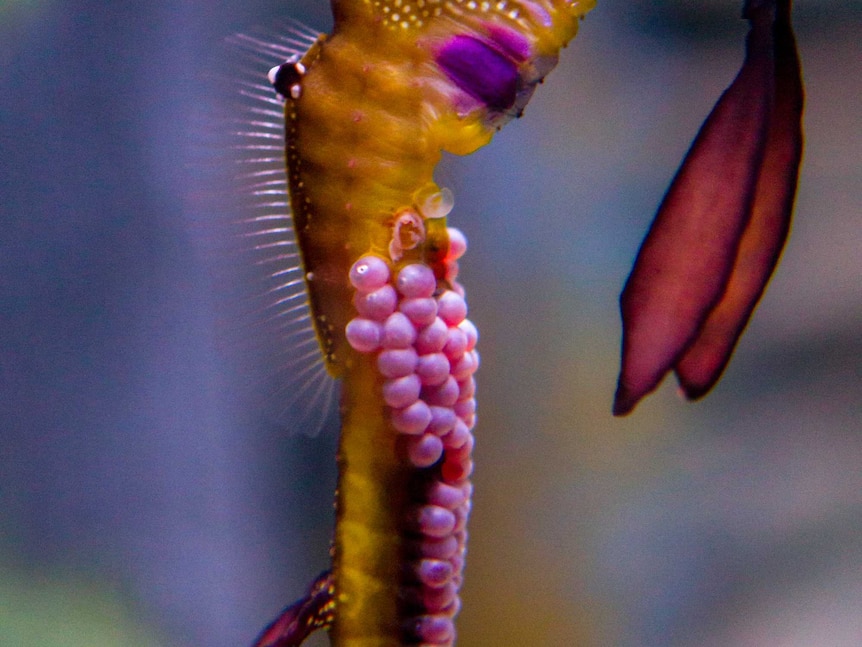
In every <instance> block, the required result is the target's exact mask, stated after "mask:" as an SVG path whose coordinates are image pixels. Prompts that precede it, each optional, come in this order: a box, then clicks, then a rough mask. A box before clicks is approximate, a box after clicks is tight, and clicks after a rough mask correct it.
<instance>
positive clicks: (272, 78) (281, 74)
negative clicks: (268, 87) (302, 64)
mask: <svg viewBox="0 0 862 647" xmlns="http://www.w3.org/2000/svg"><path fill="white" fill-rule="evenodd" d="M267 76H268V77H269V82H270V83H271V84H272V87H274V88H275V91H276V92H278V93H279V94H280V95H281V96H283V97H288V96H290V86H292V85H295V84H296V83H299V80H300V79H301V78H302V72H301V71H300V69H299V68H298V67H297V63H296V61H295V60H289V61H287V62H286V63H282V64H281V65H277V66H276V67H274V68H272V69H271V70H270V71H269V74H268V75H267Z"/></svg>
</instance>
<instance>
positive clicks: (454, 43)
mask: <svg viewBox="0 0 862 647" xmlns="http://www.w3.org/2000/svg"><path fill="white" fill-rule="evenodd" d="M437 63H438V65H440V67H441V68H443V71H444V72H446V75H447V76H448V77H449V78H450V79H451V80H452V81H453V82H454V83H455V85H457V86H458V87H459V88H461V89H462V90H464V92H466V93H467V94H469V95H470V96H472V97H474V98H476V99H478V100H479V101H481V102H482V103H484V104H485V105H486V106H488V107H489V108H492V109H494V110H500V111H504V110H508V109H509V108H511V107H512V106H513V105H515V100H516V98H517V93H518V66H517V64H516V63H515V62H514V61H512V60H511V59H509V58H507V57H506V56H504V55H503V54H501V53H500V52H499V51H498V50H497V49H496V48H495V47H493V46H492V45H490V44H488V43H486V42H484V41H481V40H478V39H476V38H473V37H471V36H455V37H454V38H452V40H450V41H449V42H448V43H446V45H444V46H443V48H442V49H441V50H440V51H439V52H438V53H437Z"/></svg>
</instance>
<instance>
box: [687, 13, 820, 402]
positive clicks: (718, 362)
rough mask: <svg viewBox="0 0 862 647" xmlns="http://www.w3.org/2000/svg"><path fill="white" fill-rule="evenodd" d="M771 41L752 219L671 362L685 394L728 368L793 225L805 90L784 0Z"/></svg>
mask: <svg viewBox="0 0 862 647" xmlns="http://www.w3.org/2000/svg"><path fill="white" fill-rule="evenodd" d="M774 40H775V103H774V108H773V111H772V119H771V122H770V128H769V136H768V139H767V143H766V153H765V156H764V159H763V165H762V167H761V170H760V176H759V177H758V180H757V188H756V190H755V197H754V204H753V206H752V212H751V220H750V221H749V223H748V227H747V228H746V229H745V232H744V233H743V235H742V241H741V243H740V246H739V252H738V254H737V257H736V262H735V263H734V266H733V271H732V273H731V275H730V281H729V282H728V285H727V289H726V291H725V293H724V295H723V296H722V298H721V301H719V303H718V305H716V306H715V308H714V309H713V310H712V312H711V313H710V314H709V317H708V318H707V320H706V322H705V323H704V324H703V326H702V328H701V330H700V334H699V335H698V337H697V340H696V341H695V342H694V343H693V344H692V345H691V346H689V348H688V349H687V350H686V351H685V354H684V355H683V356H682V358H681V359H680V360H679V361H678V362H677V364H676V366H675V371H676V374H677V378H678V379H679V383H680V386H681V387H682V389H683V391H684V392H685V394H686V396H687V397H688V398H690V399H696V398H699V397H701V396H702V395H704V394H705V393H707V392H708V391H709V390H710V389H711V388H712V387H713V385H714V384H715V383H716V382H717V381H718V378H719V377H720V376H721V373H722V372H723V371H724V368H725V367H726V366H727V363H728V361H729V360H730V356H731V354H732V353H733V349H734V347H735V346H736V343H737V341H738V340H739V337H740V335H741V334H742V331H743V330H744V329H745V326H746V324H747V323H748V320H749V318H750V317H751V313H752V312H753V311H754V308H755V306H756V305H757V302H758V301H759V300H760V297H761V295H762V294H763V291H764V289H765V288H766V283H767V282H768V281H769V278H770V276H772V272H773V270H774V269H775V266H776V264H777V263H778V258H779V256H780V255H781V250H782V249H783V247H784V243H785V241H786V240H787V234H788V233H789V231H790V219H791V214H792V212H793V201H794V197H795V196H796V181H797V179H798V176H799V163H800V160H801V159H802V105H803V89H802V77H801V73H800V66H799V57H798V55H797V52H796V42H795V40H794V37H793V29H792V27H791V25H790V2H789V1H787V2H783V3H781V6H780V7H779V12H778V15H777V17H776V22H775V28H774Z"/></svg>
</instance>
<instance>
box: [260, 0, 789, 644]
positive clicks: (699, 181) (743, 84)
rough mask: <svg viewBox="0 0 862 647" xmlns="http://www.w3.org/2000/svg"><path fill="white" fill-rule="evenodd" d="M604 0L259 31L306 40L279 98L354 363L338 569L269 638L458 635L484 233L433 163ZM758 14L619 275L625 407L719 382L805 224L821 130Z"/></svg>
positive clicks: (450, 9) (321, 287)
mask: <svg viewBox="0 0 862 647" xmlns="http://www.w3.org/2000/svg"><path fill="white" fill-rule="evenodd" d="M593 4H594V2H593V0H332V10H333V15H334V28H333V32H332V34H331V35H328V36H327V35H320V36H314V37H309V36H308V35H307V32H304V31H303V30H302V29H296V30H295V31H294V32H293V34H292V35H291V36H290V37H289V38H287V39H286V40H284V41H283V42H282V44H280V45H267V44H265V43H260V42H256V41H254V39H249V40H247V41H246V44H250V45H252V46H259V47H260V49H262V50H264V51H266V52H267V53H269V54H273V53H283V54H285V56H284V58H286V59H287V60H286V62H284V63H282V64H280V65H278V66H276V67H275V68H273V69H272V70H271V72H270V74H269V80H270V82H271V83H272V85H273V86H274V87H275V90H276V91H277V92H278V94H279V95H280V97H281V98H282V99H283V102H284V132H285V137H286V144H285V149H284V150H285V152H286V167H287V169H286V171H287V184H288V187H289V194H290V206H291V210H292V221H293V224H292V229H293V232H294V233H295V236H296V241H297V243H298V246H299V252H300V256H301V271H302V272H303V275H304V276H303V279H304V282H305V284H306V285H307V289H308V295H309V299H310V307H311V316H312V319H313V326H314V330H315V333H316V337H317V341H318V342H319V345H320V348H321V349H322V352H323V355H324V361H325V366H326V369H327V371H328V372H329V374H330V375H332V376H334V377H336V378H339V379H340V380H341V381H342V401H341V435H340V441H339V449H338V456H337V461H338V468H339V481H338V491H337V496H336V527H335V539H334V544H333V549H332V557H333V563H332V570H331V571H329V572H327V573H324V574H323V575H321V576H320V577H319V578H318V580H317V581H315V582H314V584H313V585H312V587H311V589H310V591H309V592H308V594H307V595H306V597H304V598H303V599H301V600H300V601H298V602H297V603H295V604H293V605H291V606H290V607H288V608H287V609H286V610H285V611H284V612H283V613H282V615H281V616H279V618H278V619H276V620H275V621H274V622H273V623H272V624H271V625H269V626H268V627H267V628H266V629H265V630H264V631H263V633H262V634H261V635H260V636H259V638H258V639H257V641H256V643H255V645H256V647H288V646H290V645H299V644H300V643H301V642H302V641H303V640H304V639H305V637H306V636H307V635H308V634H310V633H311V632H312V631H313V630H314V629H317V628H321V627H325V628H327V629H328V630H329V632H330V637H331V642H332V644H333V645H336V646H339V647H345V646H351V647H366V646H372V645H373V646H388V645H391V646H395V645H413V644H415V645H428V646H431V645H435V646H442V645H452V644H454V642H455V627H454V617H455V615H456V614H457V613H458V610H459V607H460V600H459V596H458V592H459V587H460V585H461V581H462V573H463V567H464V555H465V548H466V542H467V531H466V522H467V517H468V515H469V512H470V505H471V487H472V486H471V483H470V480H469V479H470V475H471V472H472V468H473V463H472V458H471V452H472V447H473V436H472V430H473V428H474V425H475V422H476V405H475V396H474V394H475V388H476V387H475V382H474V379H473V374H474V372H475V371H476V369H477V367H478V365H479V358H478V355H477V353H476V350H475V345H476V341H477V336H478V334H477V331H476V328H475V326H474V325H473V324H472V323H471V322H470V321H469V320H468V319H467V318H466V315H467V305H466V301H465V292H464V288H463V287H462V286H461V285H460V284H459V283H458V281H457V276H458V259H459V258H460V257H461V255H462V254H463V253H464V252H465V250H466V247H467V242H466V239H465V238H464V236H463V234H462V233H461V232H460V231H458V230H457V229H454V228H451V227H449V226H448V225H447V215H448V214H449V212H450V211H451V209H452V206H453V199H452V195H451V193H450V192H449V191H448V190H447V189H445V188H440V187H438V186H437V185H436V184H435V182H434V179H433V173H434V169H435V167H436V165H437V164H438V162H439V160H440V157H441V152H442V151H447V152H450V153H455V154H459V155H466V154H468V153H471V152H473V151H475V150H476V149H477V148H479V147H481V146H483V145H485V144H487V143H488V142H489V141H490V140H491V138H492V136H493V134H494V132H496V131H497V130H498V129H500V128H501V127H502V126H503V125H504V124H505V123H506V122H508V121H509V120H511V119H512V118H513V117H519V116H520V115H521V112H522V110H523V109H524V107H525V105H526V104H527V102H528V101H529V99H530V97H531V95H532V94H533V91H534V90H535V88H536V86H537V85H538V84H539V83H541V81H542V80H543V79H544V78H545V76H546V75H547V74H548V72H550V71H551V70H552V69H553V67H554V66H555V65H556V63H557V58H558V53H559V51H560V49H561V48H562V47H565V46H566V45H567V43H568V42H569V41H570V40H571V39H572V38H573V37H574V36H575V33H576V32H577V29H578V25H579V22H580V20H581V18H582V17H583V16H584V15H585V14H586V13H587V11H588V10H590V9H591V8H592V7H593ZM744 17H745V18H746V19H747V20H748V21H749V23H750V31H749V34H748V37H747V45H746V57H745V61H744V64H743V66H742V69H741V71H740V73H739V75H738V76H737V78H736V79H735V80H734V82H733V83H732V85H731V86H730V87H729V88H728V90H727V91H726V92H725V93H724V94H723V95H722V97H721V99H720V100H719V102H718V104H717V105H716V107H715V109H714V110H713V112H712V113H711V114H710V116H709V117H708V119H707V121H706V122H705V124H704V125H703V127H702V129H701V131H700V133H699V134H698V136H697V139H696V140H695V142H694V144H693V145H692V148H691V150H690V151H689V153H688V155H687V157H686V159H685V160H684V162H683V164H682V166H681V168H680V170H679V172H678V174H677V176H676V178H675V179H674V181H673V184H672V186H671V188H670V189H669V191H668V193H667V195H666V196H665V199H664V201H663V203H662V205H661V207H660V209H659V212H658V215H657V216H656V219H655V222H654V223H653V225H652V228H651V230H650V232H649V234H648V236H647V238H646V240H645V242H644V244H643V246H642V247H641V250H640V252H639V254H638V259H637V261H636V264H635V267H634V270H633V271H632V274H631V276H630V277H629V280H628V283H627V285H626V287H625V290H624V292H623V295H622V299H621V306H622V308H621V309H622V315H623V327H624V337H623V357H622V368H621V372H620V378H619V386H618V390H617V395H616V401H615V404H614V412H615V413H616V414H625V413H628V412H629V411H631V409H632V408H633V407H634V406H635V405H636V403H637V402H638V401H639V400H640V399H641V398H642V397H643V396H644V395H646V394H647V393H649V392H650V391H652V390H653V389H654V388H655V387H656V386H657V385H658V383H659V382H660V381H661V380H662V378H663V377H664V375H665V374H666V373H667V372H668V371H670V370H674V371H675V372H676V374H677V376H678V378H679V380H680V383H681V385H682V388H683V389H684V391H685V393H686V394H687V395H688V396H689V397H691V398H697V397H700V396H701V395H703V394H704V393H705V392H706V391H708V390H709V389H710V388H711V386H712V385H713V384H714V383H715V382H716V380H717V379H718V377H719V376H720V374H721V372H722V371H723V369H724V367H725V365H726V363H727V361H728V359H729V357H730V354H731V353H732V350H733V348H734V346H735V344H736V341H737V339H738V337H739V335H740V334H741V331H742V329H743V328H744V327H745V325H746V323H747V320H748V318H749V316H750V314H751V312H752V310H753V308H754V306H755V305H756V303H757V301H758V299H759V297H760V295H761V293H762V291H763V289H764V286H765V284H766V282H767V280H768V279H769V276H770V275H771V273H772V270H773V269H774V267H775V264H776V262H777V260H778V257H779V254H780V252H781V249H782V247H783V243H784V240H785V238H786V236H787V232H788V229H789V221H790V214H791V211H792V205H793V200H794V195H795V189H796V180H797V173H798V167H799V162H800V157H801V147H802V135H801V126H800V123H801V111H802V86H801V80H800V71H799V62H798V59H797V55H796V49H795V44H794V39H793V34H792V31H791V27H790V2H789V0H784V1H778V2H776V1H773V2H769V1H765V0H763V1H758V0H748V2H746V3H745V8H744ZM303 42H304V43H305V45H303ZM299 46H302V50H303V51H299ZM306 46H308V47H307V48H306ZM258 114H260V115H264V116H263V117H259V118H256V119H257V120H255V119H252V120H251V121H252V122H253V123H261V120H263V121H265V119H266V118H268V117H267V115H271V112H267V110H266V109H263V110H261V111H259V113H258ZM263 125H264V126H266V124H263ZM262 136H263V137H268V138H272V137H273V136H274V135H272V134H271V133H269V134H265V135H262ZM254 148H256V149H259V150H261V151H270V150H273V146H272V145H270V144H267V145H260V146H256V147H254ZM252 161H253V162H263V161H271V158H267V157H266V156H265V155H264V154H262V155H261V157H260V158H257V159H253V160H252ZM272 174H273V172H272V171H271V170H262V171H259V172H254V171H253V172H251V173H250V174H249V176H252V177H258V176H259V177H261V178H262V182H261V183H260V186H262V187H263V189H261V190H260V191H259V193H261V194H266V193H268V192H277V191H281V190H283V189H282V188H279V187H280V186H281V184H283V179H278V178H276V179H269V178H271V176H272ZM270 187H275V188H270ZM273 204H277V203H273ZM270 219H272V221H273V222H275V223H276V224H273V225H268V224H267V223H268V221H269V220H270ZM282 220H283V217H282V216H267V215H264V216H260V217H259V218H257V219H256V221H258V222H261V223H263V229H262V230H261V231H260V232H258V233H259V234H261V235H263V236H275V237H276V240H275V242H272V243H262V244H261V245H260V247H261V248H265V247H266V248H268V247H270V246H271V247H273V248H274V249H277V248H279V246H283V245H289V244H293V243H292V242H285V241H283V240H281V239H280V238H279V237H280V236H281V235H282V234H286V233H288V232H287V230H288V229H290V227H287V226H282V224H281V223H282ZM287 255H288V256H289V254H287ZM274 258H275V259H276V260H277V259H279V258H281V256H279V255H276V256H275V257H274ZM276 274H278V272H276ZM299 282H300V283H302V281H299ZM291 283H293V282H291V281H288V282H286V283H285V285H288V284H291ZM291 298H292V297H291ZM292 307H293V306H292Z"/></svg>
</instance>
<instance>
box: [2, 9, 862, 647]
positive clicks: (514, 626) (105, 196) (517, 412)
mask: <svg viewBox="0 0 862 647" xmlns="http://www.w3.org/2000/svg"><path fill="white" fill-rule="evenodd" d="M738 4H739V3H737V2H731V1H727V2H725V1H722V2H718V1H712V2H707V1H699V2H682V1H681V0H680V1H671V0H668V1H666V2H649V3H648V2H622V1H614V0H605V1H604V2H600V3H599V6H598V8H597V9H596V10H595V11H594V12H593V13H592V14H590V15H589V16H588V18H587V19H586V21H585V22H584V24H583V31H582V34H581V35H580V36H579V37H578V38H577V39H576V41H575V42H574V43H573V44H572V45H571V46H570V47H569V49H568V50H567V51H566V52H565V53H564V56H563V57H562V60H561V62H560V65H559V68H558V69H557V70H556V71H555V72H554V73H553V74H552V75H551V76H550V78H549V79H548V82H547V83H546V84H545V85H544V86H543V87H542V88H541V89H540V91H538V92H537V93H536V96H535V98H534V100H533V102H532V103H531V104H530V105H529V106H528V108H527V110H526V115H525V117H524V119H522V120H520V121H519V122H516V123H514V124H511V125H510V126H508V127H507V128H506V129H505V130H504V131H503V132H502V133H500V135H499V136H498V137H497V139H496V140H495V142H494V143H493V145H492V146H490V147H488V148H486V149H483V150H482V151H480V152H479V153H478V154H476V155H474V156H472V157H470V158H467V159H447V160H446V164H445V165H444V168H442V169H441V171H440V173H439V180H440V183H441V184H442V185H445V186H450V187H451V188H452V189H453V190H454V192H455V196H456V210H455V212H454V213H453V214H452V216H451V220H452V222H453V223H454V225H455V226H458V227H461V228H462V229H463V230H464V231H465V232H466V234H467V236H468V238H469V240H470V244H471V248H470V252H469V253H468V255H467V256H466V257H465V259H464V261H463V263H462V277H463V281H464V283H465V285H466V287H467V290H468V296H469V297H470V305H471V317H472V318H473V319H474V321H476V323H477V325H478V326H479V328H480V330H481V333H482V340H481V346H480V350H481V351H482V360H483V364H482V370H481V372H480V374H479V384H480V400H479V402H480V423H479V427H478V429H477V435H478V442H477V450H476V465H477V468H476V473H475V485H476V495H475V503H474V512H473V518H472V520H471V546H470V554H469V561H468V573H467V582H466V588H465V591H464V611H463V613H462V616H461V620H460V621H459V630H460V633H461V640H460V641H459V645H463V646H464V647H485V646H487V645H495V646H503V647H506V646H512V647H523V646H524V645H536V646H539V647H545V646H548V647H557V646H559V647H565V646H569V645H619V646H623V647H639V646H652V645H655V646H659V645H674V646H680V647H682V646H685V647H689V646H691V647H694V646H703V647H707V646H713V645H714V646H719V645H752V646H753V645H782V646H784V645H799V646H803V645H806V646H808V645H813V644H817V645H828V646H839V645H841V646H843V645H847V646H851V645H854V646H856V645H859V644H862V614H860V612H859V609H860V608H862V404H860V403H862V375H860V366H862V298H860V297H862V262H860V258H862V253H860V248H862V232H860V212H862V170H860V169H862V163H860V162H862V134H860V133H862V99H860V97H862V75H860V74H859V72H860V61H862V45H860V37H859V36H860V33H862V31H860V28H862V3H860V2H827V1H826V0H819V1H814V0H812V1H810V2H806V3H800V4H799V7H798V9H797V11H796V17H797V20H796V25H797V35H798V39H799V45H800V49H801V54H802V58H803V64H804V68H805V75H806V81H807V91H808V101H807V112H806V121H805V126H806V132H807V135H808V141H807V147H806V153H805V159H804V167H803V171H802V177H801V187H800V193H799V198H798V202H797V210H796V221H795V226H794V231H793V235H792V238H791V240H790V243H789V245H788V248H787V249H786V251H785V256H784V260H783V262H782V265H781V266H780V267H779V270H778V273H777V276H776V277H775V279H774V280H773V282H772V284H771V287H770V289H769V291H768V293H767V295H766V297H765V299H764V301H763V303H762V305H761V308H760V310H759V311H758V313H757V315H756V316H755V319H754V321H753V322H752V324H751V326H750V327H749V331H748V333H747V335H746V336H745V338H744V339H743V341H742V343H741V345H740V348H739V350H738V353H737V356H736V358H735V360H734V361H733V362H732V364H731V366H730V369H729V370H728V372H727V374H726V375H725V378H724V380H723V381H722V382H721V384H720V385H719V387H718V388H717V389H716V391H715V392H714V393H713V394H712V395H711V396H709V397H708V398H707V399H706V400H705V401H704V402H702V403H700V404H695V405H690V404H685V403H683V402H682V401H680V400H678V399H677V398H676V396H675V395H674V388H673V385H672V384H670V383H668V384H666V385H665V386H664V387H663V388H662V389H661V391H660V392H659V393H657V394H656V395H654V396H652V397H651V398H650V399H649V400H648V401H646V402H645V403H644V404H642V405H641V406H640V407H639V408H638V409H637V411H636V412H635V413H634V414H633V415H632V416H630V417H629V418H626V419H624V420H615V419H613V418H611V416H610V402H611V396H612V394H613V389H614V380H615V377H616V373H615V371H616V368H617V366H616V363H617V361H618V357H617V353H618V343H619V332H620V331H619V321H618V313H617V304H616V299H617V296H618V293H619V290H620V288H621V286H622V284H623V282H624V280H625V277H626V274H627V272H628V270H629V267H630V263H631V261H632V259H633V257H634V254H635V252H636V250H637V245H638V244H639V242H640V239H641V238H642V236H643V234H644V232H645V230H646V228H647V226H648V223H649V220H650V218H651V217H652V214H653V212H654V210H655V207H656V205H657V204H658V201H659V200H660V198H661V194H662V191H663V190H664V187H665V186H666V184H667V183H668V181H669V179H670V178H671V176H672V175H673V172H674V171H675V169H676V165H677V164H678V162H679V160H680V159H681V158H682V155H683V154H684V152H685V150H686V148H687V146H688V144H689V142H690V140H691V138H692V137H693V136H694V134H695V132H696V130H697V128H698V126H699V124H700V122H701V121H702V120H703V118H704V117H705V116H706V114H707V112H708V111H709V109H710V107H711V105H712V103H713V102H714V101H715V99H716V98H717V97H718V95H719V93H720V92H721V91H722V89H723V88H724V87H725V86H726V85H727V84H728V83H729V82H730V80H731V79H732V77H733V75H734V74H735V71H736V69H737V67H738V64H739V61H740V60H741V55H742V38H743V36H744V33H745V24H744V23H743V22H742V21H740V20H738V18H737V16H738V11H739V6H738ZM286 15H291V16H293V17H296V18H299V19H300V20H303V21H304V22H306V23H309V24H312V25H314V26H315V27H318V28H320V29H326V28H327V26H328V24H329V22H328V21H329V18H328V8H327V7H326V6H325V4H324V3H315V4H314V5H313V6H312V5H308V4H307V3H302V4H300V3H296V4H294V5H291V4H289V3H284V2H246V3H242V6H221V5H218V6H213V3H206V2H196V1H186V2H177V1H173V2H171V1H168V0H153V1H152V2H148V3H142V4H136V3H110V4H108V3H98V2H86V1H83V0H70V1H69V2H64V3H58V2H52V1H50V0H28V1H24V0H19V1H10V0H5V1H0V225H2V228H0V645H4V646H5V645H10V646H14V647H18V646H21V647H29V646H36V645H39V646H42V645H52V647H67V646H71V645H89V646H96V647H103V646H104V647H110V646H113V645H141V646H144V645H146V646H155V645H159V646H163V647H189V646H197V645H207V647H222V646H224V647H228V646H236V645H244V644H248V643H249V641H250V640H251V639H252V638H253V636H254V634H255V633H256V632H257V631H258V629H260V628H261V627H262V626H263V624H265V623H266V622H267V621H268V620H269V619H270V617H271V616H273V615H274V614H275V613H276V612H277V611H278V610H279V608H280V607H281V606H282V605H283V604H286V603H287V602H289V601H290V600H291V598H293V597H295V596H297V595H298V594H299V593H300V592H301V591H302V590H303V589H304V587H305V585H306V584H307V582H309V581H310V579H311V578H312V577H313V576H314V575H315V574H316V573H317V572H318V571H319V570H321V569H322V568H324V567H325V565H326V563H327V551H328V542H329V536H330V531H331V523H332V508H331V503H332V493H333V489H334V484H335V472H334V451H335V443H336V434H335V432H334V430H332V429H330V430H328V431H324V432H323V433H321V434H320V435H319V436H318V437H317V438H305V437H302V436H297V435H288V434H287V433H285V432H284V430H283V429H282V428H279V427H276V426H275V425H272V424H268V423H265V422H262V421H261V416H260V415H258V412H256V411H255V410H254V409H253V408H252V407H249V406H248V405H247V403H244V400H243V399H242V398H239V397H235V393H237V392H238V391H242V389H243V388H244V386H243V384H242V382H243V381H244V380H245V379H246V377H245V376H244V374H243V373H242V371H240V370H238V369H237V367H236V366H235V365H234V364H233V363H232V362H231V360H230V359H229V358H228V355H229V354H228V353H224V352H222V350H221V347H222V346H223V345H224V343H225V342H224V340H223V339H222V338H221V332H220V331H221V330H222V328H223V326H222V322H221V321H220V317H222V316H223V310H222V309H221V307H220V305H219V304H220V299H221V298H222V297H221V296H220V294H219V282H218V281H217V280H214V279H213V276H212V275H211V266H212V263H211V262H210V260H209V259H207V258H206V253H205V252H204V251H202V250H204V249H206V247H207V246H206V245H205V244H202V243H201V240H200V237H201V236H205V234H202V233H201V229H200V227H199V225H198V223H199V222H200V220H201V219H202V217H205V216H206V214H201V213H200V212H196V211H195V208H194V206H193V205H194V204H196V203H195V202H194V201H190V200H189V196H190V194H192V193H194V191H195V188H194V187H196V186H198V185H199V184H200V177H199V175H200V171H199V168H198V167H197V166H196V165H195V163H194V159H195V156H196V151H198V150H199V143H200V141H202V140H203V139H206V136H205V134H204V133H200V132H196V130H197V129H199V127H200V126H199V124H198V126H195V127H193V126H192V124H193V123H194V122H193V120H192V119H190V117H189V115H190V114H193V113H194V112H195V111H197V110H199V109H200V108H201V106H206V105H207V104H211V103H212V102H213V100H214V99H213V93H212V92H211V88H209V87H208V86H207V84H206V82H204V81H203V80H202V78H203V76H202V74H201V72H202V70H201V66H202V65H205V64H206V61H208V60H211V52H212V50H213V49H214V48H215V47H217V44H218V43H219V42H220V41H221V40H222V39H223V38H224V37H225V36H228V35H230V34H232V33H236V32H240V31H247V30H249V29H251V28H252V27H255V26H263V27H266V26H267V25H270V24H272V23H273V21H274V20H276V19H278V18H284V17H285V16H286ZM261 73H265V70H261ZM190 205H191V206H190ZM316 644H325V640H318V641H317V643H316Z"/></svg>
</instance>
